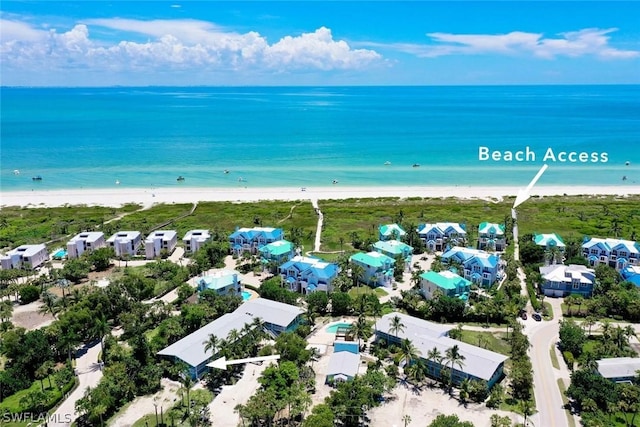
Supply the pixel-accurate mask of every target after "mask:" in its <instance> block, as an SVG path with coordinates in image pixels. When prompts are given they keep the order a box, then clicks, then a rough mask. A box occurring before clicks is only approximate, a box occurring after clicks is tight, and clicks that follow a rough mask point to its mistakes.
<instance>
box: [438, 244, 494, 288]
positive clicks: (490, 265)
mask: <svg viewBox="0 0 640 427" xmlns="http://www.w3.org/2000/svg"><path fill="white" fill-rule="evenodd" d="M440 259H441V261H442V263H443V264H445V265H448V266H455V265H458V266H460V268H462V270H463V271H464V278H465V279H467V280H470V281H471V282H472V283H474V284H476V285H479V286H484V287H489V286H491V285H493V284H494V283H495V282H496V281H498V280H500V279H502V277H503V271H502V265H501V263H500V257H499V256H498V255H495V254H490V253H488V252H485V251H482V250H480V249H471V248H461V247H455V248H452V249H449V250H448V251H447V252H445V253H444V254H442V257H441V258H440ZM458 273H459V271H458Z"/></svg>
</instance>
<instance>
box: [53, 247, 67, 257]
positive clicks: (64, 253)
mask: <svg viewBox="0 0 640 427" xmlns="http://www.w3.org/2000/svg"><path fill="white" fill-rule="evenodd" d="M66 256H67V251H66V250H65V249H59V250H58V252H56V253H55V254H53V258H54V259H62V258H64V257H66Z"/></svg>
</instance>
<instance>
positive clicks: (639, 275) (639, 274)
mask: <svg viewBox="0 0 640 427" xmlns="http://www.w3.org/2000/svg"><path fill="white" fill-rule="evenodd" d="M620 276H622V280H625V281H627V282H631V283H633V284H634V285H636V286H637V287H639V288H640V266H637V265H628V266H626V267H625V268H623V269H622V270H620Z"/></svg>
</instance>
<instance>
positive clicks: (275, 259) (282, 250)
mask: <svg viewBox="0 0 640 427" xmlns="http://www.w3.org/2000/svg"><path fill="white" fill-rule="evenodd" d="M294 254H295V247H294V244H293V243H291V242H289V241H288V240H278V241H276V242H273V243H269V244H267V245H264V246H263V247H261V248H260V257H261V260H260V261H261V262H262V264H263V265H264V266H265V268H266V267H268V266H269V265H278V266H279V265H282V264H284V263H285V262H287V261H289V260H290V259H291V258H293V255H294Z"/></svg>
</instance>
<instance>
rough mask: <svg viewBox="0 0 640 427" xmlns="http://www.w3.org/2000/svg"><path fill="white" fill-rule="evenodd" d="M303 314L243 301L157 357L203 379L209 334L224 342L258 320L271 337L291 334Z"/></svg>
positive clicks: (274, 304)
mask: <svg viewBox="0 0 640 427" xmlns="http://www.w3.org/2000/svg"><path fill="white" fill-rule="evenodd" d="M302 313H303V311H302V310H301V309H300V308H298V307H295V306H292V305H288V304H282V303H279V302H276V301H271V300H267V299H264V298H258V299H254V300H250V301H246V302H244V303H243V304H242V305H241V306H240V307H238V308H237V309H236V310H235V311H233V312H232V313H227V314H225V315H223V316H222V317H219V318H217V319H216V320H214V321H213V322H210V323H208V324H207V325H205V326H203V327H202V328H200V329H198V330H197V331H195V332H193V333H191V334H189V335H187V336H186V337H184V338H182V339H181V340H179V341H176V342H175V343H173V344H171V345H170V346H168V347H166V348H164V349H162V350H161V351H159V352H158V355H160V356H164V357H168V358H171V359H172V360H175V361H182V362H184V363H186V364H187V366H188V368H189V373H190V374H191V377H192V378H193V379H199V378H202V375H203V374H204V373H206V372H207V371H208V370H209V368H208V367H207V363H208V362H209V361H210V360H212V359H214V357H215V356H216V354H217V353H218V351H219V350H220V349H217V350H218V351H216V352H215V353H213V352H212V351H211V349H209V350H206V351H205V347H206V342H207V341H208V340H209V337H210V336H211V335H214V336H216V337H217V338H219V339H227V337H228V336H229V333H230V332H231V331H232V330H234V329H235V330H236V331H238V332H239V331H241V329H242V328H243V326H244V325H247V324H249V325H251V324H254V321H255V319H260V320H261V322H262V325H263V327H264V328H265V330H266V331H267V332H268V333H269V334H271V335H272V336H276V335H278V334H280V333H281V332H284V331H294V330H295V329H296V328H297V327H298V326H299V325H300V323H301V322H302Z"/></svg>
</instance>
